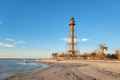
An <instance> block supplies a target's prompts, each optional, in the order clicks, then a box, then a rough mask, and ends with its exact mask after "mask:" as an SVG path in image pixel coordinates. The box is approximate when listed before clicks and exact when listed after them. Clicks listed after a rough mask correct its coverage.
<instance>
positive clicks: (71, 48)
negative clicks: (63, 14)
mask: <svg viewBox="0 0 120 80" xmlns="http://www.w3.org/2000/svg"><path fill="white" fill-rule="evenodd" d="M69 28H70V31H69V36H68V54H69V55H70V56H72V57H75V56H76V44H77V38H76V35H75V20H74V17H71V19H70V22H69Z"/></svg>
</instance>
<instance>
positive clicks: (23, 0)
mask: <svg viewBox="0 0 120 80" xmlns="http://www.w3.org/2000/svg"><path fill="white" fill-rule="evenodd" d="M71 16H74V18H75V21H76V26H75V29H76V35H77V39H78V40H79V42H78V45H77V48H78V50H80V52H85V51H94V50H95V49H97V48H98V45H99V44H100V43H106V44H107V46H108V47H109V52H113V51H114V50H115V49H119V48H120V42H119V41H120V37H119V34H120V0H0V57H1V58H6V57H9V58H12V57H17V58H24V57H32V58H41V57H48V56H50V55H51V53H52V52H64V51H66V49H67V43H66V41H65V40H66V38H67V37H68V33H69V25H68V24H69V20H70V17H71Z"/></svg>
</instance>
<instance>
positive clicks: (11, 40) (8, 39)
mask: <svg viewBox="0 0 120 80" xmlns="http://www.w3.org/2000/svg"><path fill="white" fill-rule="evenodd" d="M5 40H6V41H10V42H15V40H14V39H12V38H6V39H5Z"/></svg>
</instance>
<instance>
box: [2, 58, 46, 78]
mask: <svg viewBox="0 0 120 80" xmlns="http://www.w3.org/2000/svg"><path fill="white" fill-rule="evenodd" d="M45 67H47V65H45V64H40V63H39V64H38V63H36V62H33V61H31V60H27V61H26V60H24V59H12V60H11V59H0V80H5V79H6V78H7V77H9V76H11V75H13V74H15V73H19V72H30V71H32V70H34V69H37V68H41V69H42V68H45Z"/></svg>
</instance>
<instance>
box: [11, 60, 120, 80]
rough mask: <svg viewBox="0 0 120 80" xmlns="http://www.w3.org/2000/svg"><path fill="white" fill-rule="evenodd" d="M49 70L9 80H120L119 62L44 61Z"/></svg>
mask: <svg viewBox="0 0 120 80" xmlns="http://www.w3.org/2000/svg"><path fill="white" fill-rule="evenodd" d="M41 62H42V63H45V64H49V65H50V66H49V67H48V68H45V69H43V70H37V71H34V72H33V73H31V74H29V75H23V76H17V78H15V77H13V78H11V79H9V80H120V62H119V61H89V60H86V61H85V60H72V61H69V60H68V61H55V60H43V61H41Z"/></svg>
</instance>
